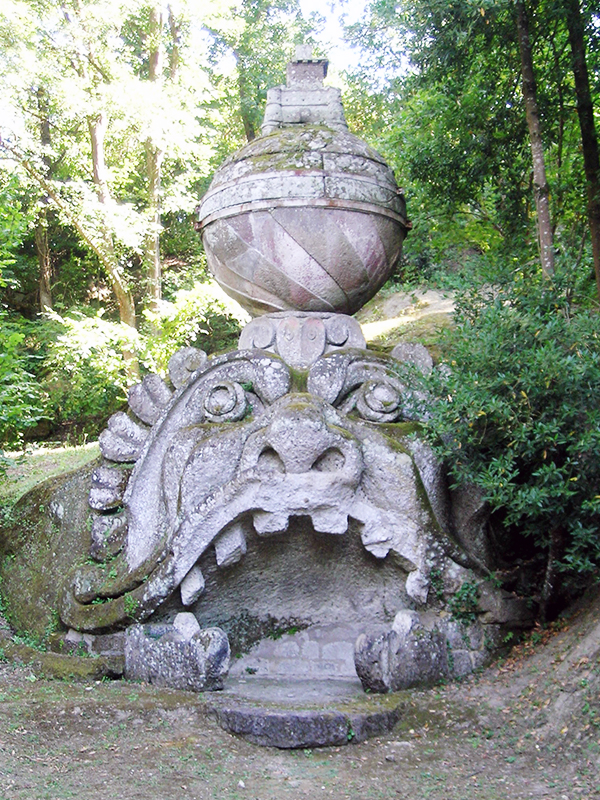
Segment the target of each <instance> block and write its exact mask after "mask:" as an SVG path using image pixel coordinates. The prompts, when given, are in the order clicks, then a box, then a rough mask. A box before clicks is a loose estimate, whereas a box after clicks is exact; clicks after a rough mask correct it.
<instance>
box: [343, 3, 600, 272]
mask: <svg viewBox="0 0 600 800" xmlns="http://www.w3.org/2000/svg"><path fill="white" fill-rule="evenodd" d="M527 5H528V11H529V13H530V17H531V18H530V28H531V42H532V46H533V49H534V52H533V55H534V61H535V67H536V78H537V86H538V104H539V107H540V116H541V118H542V122H543V131H544V152H545V160H546V169H547V174H548V180H549V184H550V187H551V194H550V202H551V210H552V218H553V225H554V240H555V246H556V249H557V251H558V253H559V254H560V255H561V256H562V257H563V258H568V259H570V260H571V261H573V262H574V261H576V260H578V259H581V258H582V253H583V262H584V263H585V262H586V261H587V260H588V244H587V243H585V236H584V231H585V227H586V209H585V198H586V181H585V177H584V173H583V162H582V157H581V136H580V129H579V123H578V119H577V115H576V114H575V113H573V109H574V107H575V105H576V98H575V91H574V84H573V76H572V69H571V53H570V47H569V43H568V32H567V29H566V25H565V13H564V9H563V7H562V3H560V2H558V0H543V1H542V2H539V3H535V4H533V3H530V4H527ZM585 5H586V4H584V6H585ZM584 13H585V14H588V13H589V9H585V8H584ZM348 36H349V38H350V39H351V40H352V41H353V42H354V43H355V44H356V45H357V46H358V47H360V48H361V50H362V52H363V60H364V66H363V67H362V69H360V70H359V71H357V73H356V74H354V75H352V76H349V79H348V80H349V88H348V91H347V93H346V96H347V100H348V102H347V104H346V109H347V114H348V118H349V121H350V124H351V125H352V126H354V127H356V128H357V129H358V132H359V133H360V134H361V135H363V136H364V137H365V138H367V139H368V140H369V141H370V142H371V143H372V144H373V145H374V146H375V147H377V148H378V149H379V150H380V151H381V152H382V153H383V155H384V156H385V157H386V159H387V160H388V161H389V163H390V164H391V165H392V166H393V168H394V169H395V171H396V174H397V176H398V180H399V183H400V185H402V186H403V187H404V189H405V194H406V198H407V205H408V211H409V216H410V217H411V219H412V221H413V224H414V228H413V231H412V232H411V234H410V236H409V237H408V238H407V240H406V243H405V246H404V264H403V272H404V273H405V275H406V277H408V279H410V280H412V281H419V280H420V281H421V282H422V281H423V280H424V279H425V280H428V279H430V278H431V274H432V272H433V271H434V270H435V269H437V270H439V269H440V268H441V269H442V270H444V271H446V272H454V271H455V270H456V269H457V266H458V265H459V264H460V263H461V261H462V259H463V258H464V257H465V256H468V257H471V258H472V259H477V258H482V257H488V255H492V256H493V257H498V256H499V255H500V256H501V257H503V258H510V257H516V258H518V259H519V261H520V263H527V262H529V261H533V260H535V259H536V258H537V234H536V229H535V219H534V217H535V214H534V203H533V194H532V180H531V154H530V151H529V145H528V134H527V125H526V119H525V111H524V107H523V99H522V89H521V75H520V71H521V64H520V55H519V47H518V44H517V37H516V21H515V14H514V3H510V2H507V0H500V2H495V1H494V2H492V1H491V0H490V2H487V0H486V2H475V3H471V2H462V1H460V0H434V2H431V0H417V2H411V3H406V2H391V0H374V2H371V3H370V5H369V8H368V11H367V14H366V16H365V19H364V20H363V21H362V22H361V23H360V24H357V25H355V26H351V28H349V30H348ZM595 39H597V37H596V36H595V29H594V28H593V27H590V29H589V35H588V46H589V49H590V50H591V49H592V48H593V47H594V42H595ZM374 67H375V69H374ZM598 88H599V85H598V83H597V82H596V84H595V86H593V87H592V89H593V92H594V93H595V100H596V101H597V100H598ZM350 103H352V105H350ZM582 243H583V244H582Z"/></svg>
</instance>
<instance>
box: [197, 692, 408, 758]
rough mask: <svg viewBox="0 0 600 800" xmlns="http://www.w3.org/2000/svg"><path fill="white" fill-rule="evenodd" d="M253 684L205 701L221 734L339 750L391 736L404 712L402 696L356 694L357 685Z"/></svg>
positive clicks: (276, 744) (273, 743) (273, 744)
mask: <svg viewBox="0 0 600 800" xmlns="http://www.w3.org/2000/svg"><path fill="white" fill-rule="evenodd" d="M249 684H250V685H249V686H248V687H246V688H245V687H243V686H240V685H239V684H238V685H237V686H236V687H235V688H234V689H233V691H226V692H224V693H223V694H219V695H211V696H210V697H206V701H207V706H208V710H209V713H211V714H212V716H213V717H214V718H215V719H216V721H217V723H218V724H219V725H220V726H221V728H223V730H225V731H227V732H228V733H232V734H235V735H237V736H241V737H243V738H244V739H247V740H248V741H250V742H253V743H254V744H257V745H261V746H265V747H278V748H280V749H294V748H306V747H339V746H341V745H345V744H355V743H358V742H363V741H365V740H366V739H368V738H370V737H372V736H380V735H382V734H386V733H389V732H390V731H391V730H392V729H393V728H394V726H395V725H396V723H397V722H398V721H399V719H400V717H401V714H402V710H403V707H404V702H403V698H402V696H401V695H399V694H398V695H395V696H393V695H387V696H386V697H385V698H381V697H372V696H369V695H364V694H362V693H361V692H360V690H359V691H358V693H357V691H356V685H357V684H356V682H355V681H347V682H346V681H329V682H328V681H283V680H282V681H278V680H264V681H262V682H260V683H259V682H257V684H256V687H255V686H252V682H249ZM327 684H331V687H328V686H327ZM328 688H329V691H328ZM288 690H289V691H288ZM244 691H246V694H245V695H244ZM321 694H324V695H325V696H324V697H323V700H322V702H321V703H319V701H318V700H316V698H317V697H318V696H319V695H321ZM261 695H262V696H261Z"/></svg>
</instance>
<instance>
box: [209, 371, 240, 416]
mask: <svg viewBox="0 0 600 800" xmlns="http://www.w3.org/2000/svg"><path fill="white" fill-rule="evenodd" d="M203 405H204V413H205V414H206V418H207V419H208V420H210V421H211V422H236V421H237V420H240V419H242V418H243V417H244V416H245V414H246V412H247V410H248V400H247V399H246V393H245V392H244V389H243V388H242V386H241V385H240V384H239V383H233V382H232V381H222V382H220V383H217V384H213V386H210V387H209V388H208V389H207V390H206V393H205V395H204V402H203Z"/></svg>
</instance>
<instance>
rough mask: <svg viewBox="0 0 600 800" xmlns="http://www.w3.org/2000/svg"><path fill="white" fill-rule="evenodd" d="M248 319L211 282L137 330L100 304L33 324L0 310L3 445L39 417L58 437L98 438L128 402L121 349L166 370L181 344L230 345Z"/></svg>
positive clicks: (209, 348) (210, 348) (184, 293)
mask: <svg viewBox="0 0 600 800" xmlns="http://www.w3.org/2000/svg"><path fill="white" fill-rule="evenodd" d="M245 319H246V316H245V313H244V312H242V311H241V309H240V308H239V306H237V304H236V303H234V302H233V301H231V300H230V299H229V298H228V297H227V296H226V295H225V294H224V293H223V292H222V291H221V290H220V289H219V288H218V287H217V286H216V285H215V284H213V283H202V284H196V285H195V286H194V288H193V289H191V290H180V291H179V292H177V293H176V295H175V300H174V302H173V303H169V302H166V301H164V302H162V303H161V306H160V311H159V312H158V313H156V314H152V313H150V312H146V328H147V329H146V330H145V331H142V332H138V331H135V330H134V329H133V328H131V327H129V326H127V325H123V324H121V323H118V322H114V321H112V320H110V319H106V318H105V316H104V314H103V311H102V309H101V310H99V311H98V312H96V313H93V312H91V311H90V310H89V309H87V313H84V312H83V311H78V310H72V311H70V312H69V313H68V314H64V315H60V314H58V313H56V312H51V313H48V314H46V315H44V318H43V319H42V320H40V321H38V322H36V323H26V322H24V321H22V320H21V322H19V323H18V324H17V323H16V322H9V320H8V317H7V316H6V315H4V316H0V346H1V347H2V351H0V444H2V443H5V444H13V445H14V444H17V443H18V442H20V441H21V440H22V438H23V436H24V435H25V434H26V432H27V431H28V430H29V429H30V428H31V427H32V426H35V425H36V424H37V423H38V422H39V420H40V419H42V418H46V419H48V420H50V421H51V422H50V425H49V428H50V430H49V432H50V433H51V434H53V435H54V434H56V435H58V436H59V437H60V438H62V439H64V438H68V439H72V440H74V441H80V440H84V439H86V438H87V437H96V436H97V435H98V434H99V432H100V431H101V430H102V428H103V427H104V426H105V424H106V421H107V420H108V417H109V416H110V415H111V414H113V413H114V412H115V411H118V410H119V409H121V408H122V407H123V405H124V404H125V402H126V396H127V389H128V387H129V386H130V384H131V382H132V376H131V375H130V374H129V372H128V370H127V364H126V361H125V360H124V359H123V351H124V350H127V351H129V352H131V353H133V354H135V355H136V356H137V357H138V359H139V361H140V363H141V365H142V366H143V367H145V368H146V369H147V370H151V371H156V372H159V373H161V374H162V375H166V373H167V366H168V362H169V359H170V357H171V356H172V355H173V353H174V352H175V351H176V350H178V349H179V348H180V347H186V346H193V347H199V348H200V349H202V350H205V351H206V352H208V353H214V352H217V351H221V350H227V349H232V348H234V347H235V345H236V343H237V339H238V336H239V333H240V323H241V322H242V321H244V320H245ZM26 343H27V344H29V345H30V347H31V348H34V353H33V354H32V353H31V352H29V351H28V350H27V349H26V348H25V344H26ZM34 369H35V373H34V371H33V370H34Z"/></svg>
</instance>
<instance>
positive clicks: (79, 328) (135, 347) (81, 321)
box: [43, 311, 141, 438]
mask: <svg viewBox="0 0 600 800" xmlns="http://www.w3.org/2000/svg"><path fill="white" fill-rule="evenodd" d="M46 318H47V321H48V322H47V324H48V323H51V324H52V325H53V326H54V327H57V329H58V331H59V332H58V334H57V335H56V336H55V340H54V342H53V343H51V344H50V345H49V347H48V354H47V356H46V358H45V361H44V372H45V378H44V382H43V383H44V388H45V390H46V392H47V396H48V399H47V406H46V413H47V415H48V417H49V418H50V419H52V420H53V422H54V425H56V426H59V427H60V426H62V427H65V426H66V427H67V428H70V429H72V431H73V432H74V433H75V434H76V438H80V437H82V436H85V435H91V436H93V435H97V434H98V432H99V430H100V429H101V428H102V427H103V426H104V424H105V423H106V421H107V419H108V417H109V416H110V415H111V414H113V413H114V412H115V411H117V410H118V409H119V408H121V407H122V406H123V404H124V402H125V400H126V390H127V387H128V384H129V383H130V382H131V379H130V376H129V375H128V372H127V367H126V362H125V361H124V359H123V350H124V349H127V350H130V351H131V352H134V353H135V352H139V350H140V347H141V342H140V337H139V335H138V333H137V331H135V330H133V329H132V328H130V327H128V326H127V325H122V324H120V323H116V322H111V321H110V320H106V319H104V318H103V316H102V311H99V312H98V313H97V314H94V315H85V314H83V313H81V312H71V316H64V317H63V316H60V315H59V314H57V313H56V312H51V313H49V314H47V315H46Z"/></svg>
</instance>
